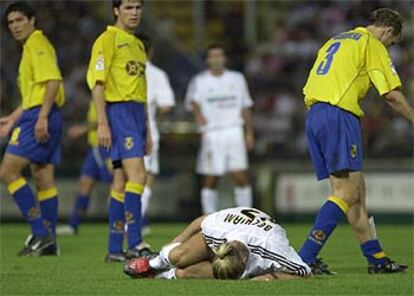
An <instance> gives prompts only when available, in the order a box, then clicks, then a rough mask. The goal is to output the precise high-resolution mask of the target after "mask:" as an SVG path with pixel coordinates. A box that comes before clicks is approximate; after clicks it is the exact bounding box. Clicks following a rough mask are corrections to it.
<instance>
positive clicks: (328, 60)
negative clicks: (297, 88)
mask: <svg viewBox="0 0 414 296" xmlns="http://www.w3.org/2000/svg"><path fill="white" fill-rule="evenodd" d="M340 46H341V43H340V42H335V43H332V44H331V46H329V47H328V49H327V50H326V53H327V55H326V56H325V60H323V61H322V62H321V63H320V64H319V66H318V69H317V70H316V73H317V74H318V75H325V74H326V73H328V71H329V69H330V68H331V65H332V60H333V58H334V55H335V53H336V52H337V51H338V49H339V47H340Z"/></svg>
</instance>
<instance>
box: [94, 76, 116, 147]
mask: <svg viewBox="0 0 414 296" xmlns="http://www.w3.org/2000/svg"><path fill="white" fill-rule="evenodd" d="M104 89H105V85H104V84H103V83H102V82H100V81H97V82H96V84H95V86H94V87H93V88H92V99H93V102H94V103H95V108H96V117H97V122H98V128H97V129H98V140H99V145H101V146H103V147H105V148H110V147H111V142H112V139H111V130H110V128H109V123H108V117H107V116H106V111H105V97H104Z"/></svg>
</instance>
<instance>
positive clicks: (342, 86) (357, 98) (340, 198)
mask: <svg viewBox="0 0 414 296" xmlns="http://www.w3.org/2000/svg"><path fill="white" fill-rule="evenodd" d="M402 22H403V21H402V18H401V16H400V14H399V13H398V12H396V11H394V10H391V9H387V8H381V9H378V10H376V11H374V12H373V13H372V15H371V19H370V24H369V25H368V26H367V27H358V28H355V29H353V30H350V31H348V32H344V33H340V34H338V35H336V36H334V37H333V38H331V39H330V40H329V41H328V42H327V43H325V44H324V45H323V46H322V48H321V49H320V50H319V52H318V56H317V59H316V62H315V64H314V66H313V68H312V70H311V71H310V74H309V77H308V81H307V83H306V85H305V87H304V89H303V91H304V94H305V104H306V106H307V108H308V109H309V111H308V113H307V115H306V134H307V139H308V145H309V152H310V155H311V159H312V162H313V165H314V167H315V171H316V175H317V178H318V180H322V179H326V178H329V180H330V184H331V196H329V197H328V200H327V201H326V202H325V203H324V205H323V206H322V207H321V209H320V210H319V213H318V215H317V217H316V221H315V224H314V225H313V228H312V230H311V232H310V233H309V236H308V238H307V240H306V241H305V243H304V245H303V247H302V249H301V250H300V252H299V255H300V256H301V257H302V259H303V261H304V262H305V263H307V264H308V265H309V266H310V267H311V268H312V271H313V273H314V274H327V275H329V274H333V272H331V271H329V269H328V267H327V265H326V264H325V263H323V262H322V261H321V260H320V259H318V258H317V255H318V253H319V251H320V250H321V248H322V247H323V245H324V244H325V243H326V241H327V239H328V238H329V236H330V234H331V233H332V232H333V231H334V229H335V227H336V225H337V224H338V222H339V221H340V220H341V219H342V217H343V216H346V217H347V218H348V222H349V224H350V225H351V226H352V229H353V231H354V233H355V235H356V237H357V238H358V240H359V242H360V244H361V250H362V253H363V255H364V256H365V257H366V259H367V261H368V264H369V265H368V273H371V274H375V273H394V272H402V271H404V270H406V269H407V265H403V264H398V263H395V262H394V261H392V260H391V259H390V258H389V257H388V256H387V255H386V254H385V253H384V251H383V250H382V248H381V246H380V244H379V241H378V240H377V238H376V237H375V236H374V235H373V231H371V228H372V227H373V226H371V228H370V223H369V219H368V213H367V208H366V198H365V180H364V176H363V174H362V139H361V124H360V118H361V116H363V114H364V113H363V111H362V110H361V107H360V102H361V101H362V100H363V99H364V97H365V95H366V93H367V91H368V89H369V87H370V85H371V84H373V85H374V86H375V88H376V89H377V91H378V93H379V95H380V96H381V97H382V98H383V99H384V100H385V102H386V103H387V104H388V105H389V106H390V107H391V108H392V109H393V110H394V111H396V112H397V113H398V114H399V115H401V116H402V117H404V118H406V119H407V120H408V121H410V122H411V123H413V122H414V109H413V108H412V107H411V106H410V104H408V103H407V100H406V98H405V97H404V95H403V94H402V92H401V81H400V78H399V76H398V74H397V71H396V70H395V68H394V65H393V63H392V61H391V59H390V56H389V54H388V51H387V48H388V47H390V46H391V45H393V44H395V43H397V42H399V41H400V40H401V35H402V32H401V31H402Z"/></svg>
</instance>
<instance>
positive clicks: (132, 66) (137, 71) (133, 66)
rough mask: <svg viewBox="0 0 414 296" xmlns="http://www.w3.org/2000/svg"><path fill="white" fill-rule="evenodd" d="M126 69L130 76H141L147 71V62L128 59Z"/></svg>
mask: <svg viewBox="0 0 414 296" xmlns="http://www.w3.org/2000/svg"><path fill="white" fill-rule="evenodd" d="M125 70H126V72H127V74H128V75H129V76H138V77H141V76H142V75H144V73H145V64H143V63H140V62H138V61H128V62H127V63H126V65H125Z"/></svg>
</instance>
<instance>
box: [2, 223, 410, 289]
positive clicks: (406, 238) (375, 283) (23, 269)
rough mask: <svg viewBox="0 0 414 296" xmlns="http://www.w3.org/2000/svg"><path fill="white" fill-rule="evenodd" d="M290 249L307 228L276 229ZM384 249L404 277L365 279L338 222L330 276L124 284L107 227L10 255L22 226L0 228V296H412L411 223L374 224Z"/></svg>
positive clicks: (174, 227) (152, 239)
mask: <svg viewBox="0 0 414 296" xmlns="http://www.w3.org/2000/svg"><path fill="white" fill-rule="evenodd" d="M182 227H184V225H181V224H154V225H152V234H150V235H149V236H148V237H147V241H148V242H149V243H150V244H152V246H153V247H154V248H156V249H158V248H159V247H160V246H161V245H162V244H163V243H165V242H167V241H168V240H170V239H172V238H173V237H174V236H175V235H176V234H177V233H178V232H179V231H180V230H181V229H182ZM284 227H285V228H286V230H287V233H288V237H289V238H290V240H291V243H292V245H293V246H294V247H295V248H298V247H299V246H300V245H301V243H302V241H303V240H304V238H305V235H306V233H307V231H308V229H309V225H284ZM377 228H378V229H377V231H378V233H379V235H380V237H381V240H382V245H383V247H384V249H385V250H386V252H388V253H389V254H390V255H391V256H392V258H393V259H394V260H396V261H398V262H403V263H408V264H409V265H410V267H409V271H408V272H407V273H405V274H394V275H368V274H367V271H366V262H365V260H364V258H363V257H362V256H361V253H360V250H359V246H358V244H357V243H356V240H355V238H354V237H353V235H352V232H351V230H350V228H349V227H348V226H346V225H340V226H339V227H338V229H337V230H336V231H335V233H334V234H333V236H332V237H331V239H330V241H329V242H328V244H327V245H326V247H325V249H324V251H323V253H322V257H323V258H324V259H325V260H326V261H327V262H328V263H329V264H330V266H331V267H332V269H333V270H335V271H337V272H338V276H335V277H315V278H313V279H309V280H295V281H285V282H282V281H273V282H251V281H211V280H174V281H166V280H146V279H145V280H132V279H130V278H129V277H127V276H126V275H124V274H123V273H122V264H105V263H104V261H103V259H104V255H105V251H106V238H107V227H106V225H104V224H88V225H84V226H82V228H81V232H80V234H79V235H78V236H76V237H60V238H59V246H60V248H61V252H62V254H61V256H60V257H40V258H18V257H16V254H17V252H18V250H19V249H20V248H21V247H22V243H23V239H24V238H25V236H26V235H27V232H28V229H27V227H26V226H25V225H23V224H3V225H1V262H0V269H1V284H0V287H1V290H0V294H1V295H21V294H24V295H41V294H42V295H43V294H45V295H86V294H87V295H126V294H128V295H292V294H297V295H305V294H306V295H344V294H347V295H349V294H353V295H413V293H414V284H413V275H414V274H413V266H414V262H413V261H414V260H413V228H412V225H379V226H378V227H377Z"/></svg>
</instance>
